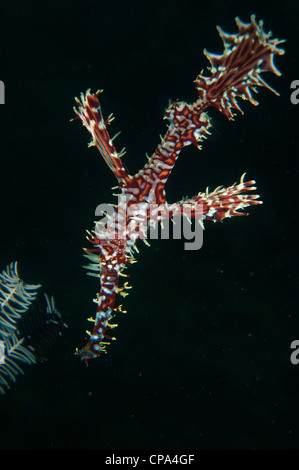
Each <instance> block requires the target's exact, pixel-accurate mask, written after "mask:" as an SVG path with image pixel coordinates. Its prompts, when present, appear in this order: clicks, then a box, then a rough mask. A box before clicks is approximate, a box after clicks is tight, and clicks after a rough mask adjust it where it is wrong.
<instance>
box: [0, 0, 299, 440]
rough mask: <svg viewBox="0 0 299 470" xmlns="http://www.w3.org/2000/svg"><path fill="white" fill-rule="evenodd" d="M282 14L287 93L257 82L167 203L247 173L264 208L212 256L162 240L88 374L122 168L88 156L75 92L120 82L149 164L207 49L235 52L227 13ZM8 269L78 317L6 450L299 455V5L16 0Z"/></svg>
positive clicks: (113, 102)
mask: <svg viewBox="0 0 299 470" xmlns="http://www.w3.org/2000/svg"><path fill="white" fill-rule="evenodd" d="M251 13H255V14H256V15H257V18H258V19H260V18H262V19H264V21H265V30H266V31H268V30H269V29H271V30H273V32H274V36H275V37H279V38H285V39H287V43H286V45H285V48H286V51H287V53H286V55H285V56H283V57H279V58H278V59H276V64H277V66H278V68H279V69H280V70H281V71H282V73H283V75H282V78H278V77H275V76H271V74H267V75H269V76H265V78H266V80H267V81H268V82H269V83H270V84H271V85H272V86H273V87H274V88H276V89H277V90H279V92H280V95H281V96H280V97H279V98H278V97H277V96H275V95H274V94H272V93H270V92H269V91H267V90H261V91H260V93H259V97H258V99H259V102H260V106H259V107H258V108H255V107H253V106H251V105H250V104H248V103H244V104H242V107H243V109H244V110H245V115H244V116H238V118H237V119H236V121H235V122H232V123H229V122H228V121H227V120H226V119H225V118H224V117H223V116H221V115H220V113H217V112H212V113H211V115H212V117H213V127H214V129H213V135H212V136H211V137H210V138H209V140H208V141H206V142H205V143H204V146H203V150H202V152H199V151H197V150H196V149H195V148H194V147H192V148H191V147H189V148H187V149H185V150H184V151H183V153H182V155H181V157H180V159H179V162H178V163H177V166H176V168H175V170H174V172H173V174H172V175H171V178H170V179H169V182H168V185H167V194H168V200H169V202H174V201H176V200H178V199H181V197H182V196H184V195H189V196H191V195H194V194H196V193H197V192H198V191H204V190H205V188H206V187H207V186H209V187H210V188H211V189H213V188H214V187H216V186H218V185H221V184H223V185H226V186H228V185H230V184H232V183H233V182H235V181H237V180H238V179H239V178H240V176H241V174H242V173H243V172H245V171H246V172H247V177H248V178H249V179H256V181H257V185H258V191H259V194H260V195H261V197H262V199H263V201H264V205H263V206H259V207H254V208H251V209H249V212H250V216H249V217H248V218H236V219H232V220H228V219H227V220H225V221H224V222H223V223H222V224H212V223H210V224H209V223H207V224H206V230H205V232H204V242H203V248H202V249H201V250H199V251H196V252H192V251H191V252H187V251H184V249H183V241H163V240H157V241H153V242H152V243H151V245H152V246H151V248H148V247H146V246H143V244H142V246H140V254H139V256H138V263H137V264H135V265H134V266H133V267H132V268H131V279H130V284H132V285H133V289H132V291H131V293H130V296H129V297H126V299H124V302H123V304H124V306H125V307H126V310H128V315H127V316H120V317H119V328H118V329H117V330H115V335H116V336H117V341H116V342H114V343H113V345H112V346H111V347H110V348H109V354H107V356H105V357H103V358H101V359H98V360H96V361H94V362H92V363H91V364H90V367H88V368H86V367H85V366H84V364H82V363H80V361H79V360H78V358H76V357H75V356H74V350H75V348H76V347H81V346H82V345H83V344H84V341H85V333H84V331H85V329H86V328H88V323H87V322H86V318H87V317H88V316H91V315H93V313H94V304H93V303H92V298H93V297H94V295H95V292H97V290H98V284H97V281H96V280H95V279H92V278H88V277H87V276H86V275H85V272H84V270H83V269H82V267H81V266H82V264H84V261H83V258H82V251H81V247H82V246H87V242H86V240H85V230H86V229H91V228H92V226H93V220H94V210H95V207H96V206H97V205H98V204H100V203H102V202H114V201H113V197H112V196H111V189H110V188H111V187H112V186H114V185H115V180H114V176H113V174H112V173H111V172H110V170H109V168H108V167H107V166H106V165H105V163H104V162H103V160H102V159H101V158H99V157H98V154H97V151H96V150H95V149H89V150H88V149H87V143H88V142H89V135H88V133H87V131H86V130H85V129H84V128H83V127H82V126H81V125H80V123H78V122H75V123H69V119H70V118H72V117H73V111H72V107H73V105H74V96H78V95H79V93H80V92H81V91H85V90H86V89H87V88H92V90H93V91H96V90H97V89H98V88H103V89H104V90H105V92H104V94H103V95H102V107H103V112H104V114H105V115H106V116H108V114H110V113H111V112H113V113H114V115H115V116H116V120H115V122H114V123H113V130H114V131H115V132H117V131H119V130H121V131H122V134H121V136H120V137H119V138H118V139H117V141H116V145H117V148H118V149H119V150H120V149H121V148H122V147H123V146H126V148H127V155H126V157H125V160H124V161H125V164H126V165H127V166H128V168H129V171H130V173H135V172H136V171H138V170H139V169H140V168H141V166H142V165H143V164H144V163H145V161H146V158H145V153H146V152H148V153H149V154H151V153H152V152H153V151H154V149H155V146H156V145H157V144H158V142H159V134H163V133H164V132H165V130H166V126H165V122H164V121H163V120H162V118H163V113H164V110H165V108H166V107H167V105H168V100H169V99H172V100H176V99H180V100H186V101H187V102H192V101H194V100H195V99H196V91H195V88H194V84H193V80H194V79H195V77H196V75H197V74H198V73H199V72H200V71H201V70H202V69H203V68H204V67H206V65H207V61H206V59H205V57H204V56H203V54H202V50H203V48H207V49H208V50H210V51H212V52H216V53H220V52H221V51H222V48H221V46H222V44H221V40H220V39H219V37H218V34H217V31H216V28H215V27H216V25H217V24H219V25H221V26H222V27H223V29H224V30H227V31H228V32H235V31H236V26H235V24H234V17H235V16H237V15H238V16H240V18H241V19H242V20H244V21H248V20H249V16H250V14H251ZM0 17H1V19H0V47H1V49H0V79H1V80H3V82H4V83H5V86H6V104H5V105H2V106H1V107H0V158H1V166H0V183H1V217H0V224H1V230H0V265H1V269H3V268H4V267H5V266H6V265H7V264H8V263H9V262H11V261H13V260H18V261H19V268H20V274H21V276H22V277H23V278H24V279H25V280H26V281H27V282H33V283H41V284H42V285H43V287H44V289H45V290H46V291H47V292H48V293H49V294H51V293H54V294H55V298H56V304H57V307H58V308H59V310H60V311H61V313H62V314H63V315H64V317H65V319H66V321H67V322H68V324H69V329H68V331H67V332H66V334H65V335H64V338H63V341H61V342H60V343H59V345H57V346H56V347H55V348H54V349H52V350H51V352H50V354H49V356H48V361H47V362H46V363H44V364H41V365H37V366H33V367H30V368H28V370H26V374H25V376H24V377H21V378H19V380H18V382H17V383H16V384H15V385H14V386H13V387H12V388H11V390H10V391H9V392H8V393H7V394H6V395H5V396H4V398H1V401H0V420H1V430H0V436H1V439H0V448H2V449H134V448H135V449H153V448H159V449H195V448H196V449H291V448H293V449H294V448H295V449H298V447H299V405H298V403H299V402H298V387H299V365H297V366H296V365H293V364H292V363H291V362H290V354H291V349H290V344H291V342H292V341H293V340H296V339H299V317H298V302H297V289H298V241H297V239H298V233H297V227H298V202H297V198H298V195H297V190H298V163H297V159H298V143H299V137H298V134H299V132H298V130H299V128H298V118H299V105H298V106H297V107H296V106H294V105H292V104H291V102H290V94H291V90H290V84H291V82H292V81H293V80H296V79H297V80H299V70H298V68H299V62H298V59H299V52H298V47H297V45H298V21H299V6H298V3H297V2H294V1H288V0H286V1H284V2H281V3H280V4H279V8H278V7H276V6H275V4H272V2H257V1H250V2H247V3H243V4H242V5H241V4H240V2H237V1H227V2H220V1H214V2H201V1H198V2H188V1H178V0H171V1H164V0H161V1H160V2H155V1H151V2H137V1H132V0H129V1H110V2H104V1H90V0H87V1H85V2H83V1H75V0H74V1H72V2H57V1H51V2H38V3H35V2H26V3H23V2H12V3H11V4H8V3H5V4H1V6H0Z"/></svg>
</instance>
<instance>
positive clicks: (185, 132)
mask: <svg viewBox="0 0 299 470" xmlns="http://www.w3.org/2000/svg"><path fill="white" fill-rule="evenodd" d="M236 23H237V26H238V32H237V33H236V34H227V33H225V32H223V31H222V30H221V29H220V28H218V31H219V34H220V37H221V39H222V41H223V45H224V52H223V54H219V55H216V54H211V53H208V52H206V51H205V55H206V56H207V58H208V60H209V62H210V65H211V67H210V68H209V72H210V75H209V76H204V75H202V74H201V75H198V77H197V79H196V80H195V84H196V88H197V91H198V93H199V98H198V99H197V101H195V102H194V103H193V104H188V103H185V102H175V103H173V104H172V105H171V106H170V107H169V108H168V109H167V111H166V118H167V119H168V121H169V124H168V129H167V132H166V134H165V136H164V138H163V139H162V141H161V143H160V144H159V145H158V147H157V149H156V150H155V152H154V154H153V155H152V157H151V158H149V160H148V162H147V163H146V164H145V165H144V167H143V168H142V169H141V170H140V171H139V172H138V173H137V174H136V175H134V176H131V175H129V174H128V173H127V171H126V169H125V167H124V165H123V163H122V160H121V157H122V156H123V155H124V153H125V152H124V149H123V150H122V151H121V152H120V153H118V152H117V150H116V148H115V147H114V144H113V139H111V138H110V136H109V133H108V130H107V126H108V125H109V124H110V123H111V121H112V120H113V117H112V115H110V116H109V117H108V119H107V120H106V121H105V120H104V118H103V115H102V111H101V107H100V103H99V96H100V94H101V92H102V91H98V92H96V93H95V94H92V93H91V92H90V90H88V91H87V92H86V94H85V95H83V94H81V100H79V99H77V98H76V102H77V105H78V107H77V108H74V110H75V113H76V114H77V117H78V118H80V119H81V121H82V122H83V125H84V126H85V127H86V128H87V129H88V131H89V132H90V134H91V136H92V141H91V143H90V144H89V145H90V146H96V147H97V148H98V150H99V151H100V153H101V155H102V157H103V158H104V160H105V161H106V163H107V164H108V166H109V167H110V169H111V170H112V171H113V173H114V174H115V176H116V178H117V180H118V187H119V189H120V192H121V196H122V197H123V198H124V199H125V201H126V208H127V209H128V208H130V207H133V206H134V205H138V206H137V207H139V208H140V211H142V212H143V213H144V212H145V214H146V219H147V221H148V222H149V221H150V223H151V224H153V223H155V222H161V221H162V220H163V218H165V217H170V215H169V214H172V213H173V212H174V211H176V213H178V212H179V213H183V212H184V209H186V208H188V209H189V213H190V214H191V217H195V216H196V217H198V214H199V213H200V217H199V219H200V220H199V222H200V223H201V224H202V223H203V221H204V220H213V221H221V220H223V219H224V218H229V217H233V216H241V215H247V214H246V213H244V212H240V211H242V210H243V209H244V208H246V207H249V206H253V205H257V204H261V203H262V202H261V201H259V200H257V199H258V198H259V196H258V195H256V194H253V195H252V194H248V192H250V191H254V190H255V189H256V188H255V186H254V185H255V181H253V180H251V181H247V182H244V175H243V176H242V177H241V180H240V183H239V184H235V185H233V186H230V187H228V188H223V187H218V188H216V189H215V190H214V191H213V192H211V193H208V192H206V193H199V194H197V195H196V196H194V197H192V198H190V199H188V200H182V201H179V202H177V203H175V204H168V203H167V201H166V193H165V184H166V182H167V180H168V177H169V175H170V173H171V171H172V169H173V167H174V165H175V163H176V160H177V158H178V156H179V154H180V152H181V150H182V149H183V148H184V147H186V146H188V145H191V144H194V145H196V146H197V147H198V148H201V147H200V144H201V142H202V141H203V140H204V139H205V138H207V135H208V134H210V128H211V125H210V120H209V116H208V115H207V113H206V112H205V111H206V109H207V108H208V107H211V106H212V107H215V108H216V109H217V110H218V111H220V112H221V113H223V114H224V115H225V116H226V117H227V118H228V119H234V115H235V113H234V111H235V110H238V111H241V109H240V107H239V104H238V102H237V99H238V98H241V99H244V100H248V101H250V102H251V103H252V104H253V105H257V104H258V103H257V101H255V100H254V99H253V97H252V92H256V87H266V88H268V89H270V90H272V91H274V90H273V89H272V88H271V87H270V86H269V85H268V84H267V83H266V82H265V81H264V80H263V79H262V78H261V73H263V72H273V73H275V74H276V75H280V73H279V71H278V70H277V68H276V67H275V65H274V61H273V59H274V56H275V55H282V54H284V50H283V49H280V48H279V47H278V45H279V44H280V43H281V42H283V41H279V40H278V39H271V36H272V34H271V32H269V33H265V32H264V30H263V23H262V21H260V22H259V23H257V22H256V20H255V17H254V16H252V17H251V21H250V23H248V24H247V23H243V22H242V21H240V20H239V19H238V18H236ZM275 93H276V92H275ZM276 94H277V93H276ZM241 112H242V111H241ZM153 205H156V206H159V207H160V208H161V207H162V208H164V210H162V211H160V212H158V211H157V215H156V218H155V216H154V215H153V214H154V213H155V212H154V211H152V212H151V211H150V209H151V208H152V207H153ZM198 207H200V208H201V211H200V212H198V211H197V210H196V209H197V208H198ZM115 214H116V215H117V216H118V220H120V221H121V222H122V223H119V224H116V225H115V224H114V222H115V219H113V220H112V219H111V217H110V218H109V217H108V218H107V220H106V222H105V223H103V222H102V223H99V224H97V225H96V227H95V229H94V231H93V232H88V239H89V241H90V242H91V244H92V248H88V249H85V256H86V257H87V258H88V259H89V261H91V263H90V264H89V265H88V266H87V267H88V268H89V269H90V271H91V272H90V273H88V274H90V275H94V276H96V277H99V278H100V283H101V287H100V292H99V293H98V294H97V296H96V298H95V299H94V302H95V303H96V305H97V307H96V315H95V318H94V319H92V318H91V319H89V320H90V321H92V322H93V329H92V332H91V333H89V334H90V339H89V341H88V343H87V345H86V346H85V347H84V348H82V349H80V350H77V354H78V355H79V356H80V357H81V358H82V359H83V360H85V361H86V362H87V361H88V360H89V359H91V358H95V357H97V356H98V355H100V354H101V353H105V352H106V346H107V344H109V342H110V340H111V339H114V338H111V336H110V335H109V334H108V332H109V330H111V329H112V328H113V327H115V326H117V325H115V324H112V323H111V321H112V318H113V317H114V315H115V312H121V311H123V310H122V307H121V305H119V306H118V307H115V301H116V294H120V295H122V296H126V295H127V290H128V289H129V288H130V286H128V283H127V282H125V284H124V285H123V286H122V287H119V277H120V276H126V275H125V274H124V273H123V271H124V269H125V268H126V267H127V266H128V265H130V264H132V263H134V262H135V258H134V255H133V249H135V250H136V251H138V249H137V247H136V241H137V239H138V238H142V239H144V241H146V240H145V238H146V228H145V229H144V231H143V232H142V233H140V231H139V233H136V230H135V228H134V227H135V225H134V222H136V223H137V224H138V222H139V221H140V213H138V211H137V212H136V210H135V211H131V213H130V211H129V212H128V211H124V210H123V208H122V207H120V206H118V207H116V209H115ZM153 218H154V220H153ZM112 233H113V234H114V235H115V236H114V237H111V234H112Z"/></svg>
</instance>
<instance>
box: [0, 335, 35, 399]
mask: <svg viewBox="0 0 299 470" xmlns="http://www.w3.org/2000/svg"><path fill="white" fill-rule="evenodd" d="M23 341H24V338H18V336H17V335H16V334H14V333H13V334H11V335H10V336H9V337H6V338H5V339H4V341H3V343H4V346H5V357H4V362H3V363H1V364H0V394H2V395H3V394H4V393H5V389H8V388H10V382H15V381H16V377H17V376H18V375H19V374H24V371H23V369H22V368H21V367H20V363H23V364H28V365H31V364H34V363H35V360H36V359H35V355H34V350H33V348H31V347H30V346H28V347H25V346H23V344H22V343H23Z"/></svg>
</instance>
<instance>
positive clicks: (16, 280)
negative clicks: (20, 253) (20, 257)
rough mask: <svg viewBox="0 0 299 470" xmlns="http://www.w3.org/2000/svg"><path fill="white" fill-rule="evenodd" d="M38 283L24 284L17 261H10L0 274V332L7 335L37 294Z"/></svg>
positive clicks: (13, 328)
mask: <svg viewBox="0 0 299 470" xmlns="http://www.w3.org/2000/svg"><path fill="white" fill-rule="evenodd" d="M40 287H41V286H40V284H32V285H31V284H25V282H24V281H22V279H20V277H19V274H18V264H17V262H13V263H10V265H8V266H7V268H6V270H4V271H2V273H1V274H0V333H1V334H2V335H3V336H8V335H9V334H10V333H11V330H16V324H17V321H18V320H19V319H20V318H21V316H22V314H23V313H25V312H26V311H27V310H28V308H29V307H30V305H31V303H32V302H33V301H34V300H35V298H36V296H37V292H38V289H39V288H40Z"/></svg>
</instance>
